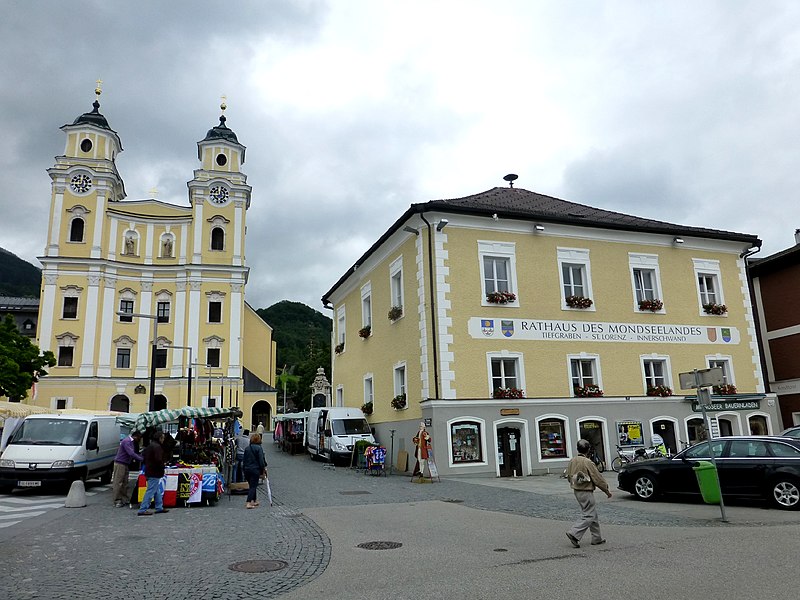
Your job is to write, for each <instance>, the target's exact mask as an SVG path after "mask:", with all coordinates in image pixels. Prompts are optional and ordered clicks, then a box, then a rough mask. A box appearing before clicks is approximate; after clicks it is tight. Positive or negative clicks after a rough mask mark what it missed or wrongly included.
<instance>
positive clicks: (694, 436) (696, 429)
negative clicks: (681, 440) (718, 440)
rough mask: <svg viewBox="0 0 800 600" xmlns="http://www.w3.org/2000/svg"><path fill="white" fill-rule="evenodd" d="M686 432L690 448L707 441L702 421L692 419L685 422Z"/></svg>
mask: <svg viewBox="0 0 800 600" xmlns="http://www.w3.org/2000/svg"><path fill="white" fill-rule="evenodd" d="M686 431H687V435H688V436H689V440H688V441H689V445H690V446H692V445H694V444H696V443H698V442H702V441H703V440H706V439H708V432H707V430H706V426H705V423H703V419H700V418H694V419H689V420H688V421H686Z"/></svg>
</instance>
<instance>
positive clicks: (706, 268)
mask: <svg viewBox="0 0 800 600" xmlns="http://www.w3.org/2000/svg"><path fill="white" fill-rule="evenodd" d="M692 263H693V266H694V285H695V288H696V290H697V308H698V312H699V314H700V315H701V316H705V317H708V316H720V315H708V314H707V313H706V312H705V311H704V310H703V304H708V302H707V300H708V297H707V296H706V298H705V300H706V301H704V298H703V295H704V293H705V292H703V290H702V289H701V286H700V277H710V278H711V279H712V281H713V282H714V285H715V286H716V289H715V290H714V295H715V296H716V299H715V301H714V304H725V294H724V292H723V290H722V270H721V269H720V267H719V261H718V260H711V259H701V258H693V259H692Z"/></svg>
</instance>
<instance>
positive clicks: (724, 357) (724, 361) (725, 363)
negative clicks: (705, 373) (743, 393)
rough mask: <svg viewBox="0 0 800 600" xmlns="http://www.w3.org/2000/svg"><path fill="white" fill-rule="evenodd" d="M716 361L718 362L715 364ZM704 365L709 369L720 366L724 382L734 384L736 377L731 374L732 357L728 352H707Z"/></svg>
mask: <svg viewBox="0 0 800 600" xmlns="http://www.w3.org/2000/svg"><path fill="white" fill-rule="evenodd" d="M715 363H718V364H715ZM706 365H708V368H709V369H713V368H714V367H716V366H720V365H721V366H722V375H723V377H724V379H725V383H727V384H730V385H734V386H735V385H736V378H735V377H734V376H733V357H732V356H730V355H728V354H707V355H706Z"/></svg>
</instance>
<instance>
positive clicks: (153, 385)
mask: <svg viewBox="0 0 800 600" xmlns="http://www.w3.org/2000/svg"><path fill="white" fill-rule="evenodd" d="M117 315H119V316H120V317H139V318H142V319H152V320H153V346H152V348H151V351H150V410H151V411H152V410H154V409H155V402H156V352H157V351H158V315H146V314H144V313H135V312H126V311H124V310H120V311H117Z"/></svg>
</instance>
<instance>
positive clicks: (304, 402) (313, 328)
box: [256, 300, 332, 408]
mask: <svg viewBox="0 0 800 600" xmlns="http://www.w3.org/2000/svg"><path fill="white" fill-rule="evenodd" d="M256 312H257V313H258V315H259V316H260V317H261V318H262V319H264V321H266V322H267V323H268V324H269V325H270V327H272V330H273V332H272V339H273V340H274V341H275V342H276V343H277V346H278V352H277V357H276V361H275V364H276V366H277V369H278V373H279V374H280V373H281V372H282V371H283V368H284V366H285V367H286V370H287V373H291V377H290V378H289V381H288V383H287V392H286V393H287V398H288V400H289V402H290V403H291V402H294V403H295V405H296V406H298V407H305V408H307V407H308V403H309V400H310V398H311V389H310V386H311V384H312V383H313V381H314V377H315V375H316V373H317V368H319V367H322V368H324V369H325V375H326V376H327V377H328V379H330V376H331V327H332V321H331V319H330V318H329V317H327V316H325V315H323V314H322V313H321V312H319V311H316V310H314V309H313V308H311V307H309V306H306V305H305V304H303V303H301V302H292V301H290V300H281V301H280V302H278V303H277V304H273V305H272V306H270V307H269V308H259V309H258V310H256ZM278 388H279V390H280V391H281V398H282V392H283V383H282V382H279V385H278Z"/></svg>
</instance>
